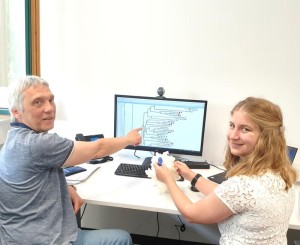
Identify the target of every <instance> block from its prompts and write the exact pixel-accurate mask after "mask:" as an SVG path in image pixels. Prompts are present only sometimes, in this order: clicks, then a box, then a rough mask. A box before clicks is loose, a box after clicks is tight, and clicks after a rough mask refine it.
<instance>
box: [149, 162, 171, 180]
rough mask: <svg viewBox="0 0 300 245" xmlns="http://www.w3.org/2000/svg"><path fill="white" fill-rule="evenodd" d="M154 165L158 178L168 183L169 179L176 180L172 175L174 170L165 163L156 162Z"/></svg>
mask: <svg viewBox="0 0 300 245" xmlns="http://www.w3.org/2000/svg"><path fill="white" fill-rule="evenodd" d="M153 166H154V169H155V174H156V178H157V179H158V180H159V181H161V182H163V183H165V184H166V183H167V182H168V181H172V180H174V178H173V177H172V172H171V171H170V170H169V169H168V168H167V167H166V166H165V165H164V164H162V165H161V166H159V165H158V164H157V163H154V164H153ZM174 181H175V180H174Z"/></svg>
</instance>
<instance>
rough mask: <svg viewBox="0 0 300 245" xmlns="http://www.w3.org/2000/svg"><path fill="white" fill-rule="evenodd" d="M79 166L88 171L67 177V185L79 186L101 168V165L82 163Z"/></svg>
mask: <svg viewBox="0 0 300 245" xmlns="http://www.w3.org/2000/svg"><path fill="white" fill-rule="evenodd" d="M77 166H80V167H83V168H85V169H86V171H84V172H80V173H77V174H73V175H70V176H67V177H66V180H67V183H68V184H71V185H76V184H79V183H81V182H83V181H85V180H87V179H88V178H89V177H90V176H91V175H92V174H93V173H95V171H96V170H97V169H98V168H100V165H96V164H89V163H82V164H79V165H77Z"/></svg>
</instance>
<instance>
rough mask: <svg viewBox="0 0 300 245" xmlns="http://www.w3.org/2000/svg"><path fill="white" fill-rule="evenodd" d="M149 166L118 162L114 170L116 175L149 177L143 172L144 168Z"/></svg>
mask: <svg viewBox="0 0 300 245" xmlns="http://www.w3.org/2000/svg"><path fill="white" fill-rule="evenodd" d="M148 168H150V166H149V165H148V166H147V165H139V164H130V163H120V165H119V166H118V168H117V169H116V171H115V174H116V175H122V176H129V177H138V178H149V177H148V175H147V174H146V173H145V170H147V169H148Z"/></svg>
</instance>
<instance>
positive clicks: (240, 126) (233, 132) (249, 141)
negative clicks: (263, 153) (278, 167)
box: [227, 109, 260, 157]
mask: <svg viewBox="0 0 300 245" xmlns="http://www.w3.org/2000/svg"><path fill="white" fill-rule="evenodd" d="M259 135H260V130H259V128H258V126H257V125H256V124H255V123H254V122H253V121H252V120H250V118H249V117H248V116H247V114H246V113H245V112H244V111H243V110H241V109H240V110H237V111H235V112H234V113H233V115H232V117H231V121H230V122H229V129H228V132H227V142H228V146H229V148H230V151H231V153H232V154H233V155H235V156H238V157H245V156H247V155H249V154H251V153H252V152H253V151H254V148H255V146H256V143H257V141H258V138H259Z"/></svg>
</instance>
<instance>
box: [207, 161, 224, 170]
mask: <svg viewBox="0 0 300 245" xmlns="http://www.w3.org/2000/svg"><path fill="white" fill-rule="evenodd" d="M208 164H209V165H210V166H213V167H215V168H217V169H220V170H223V171H226V170H225V169H223V168H220V167H218V166H217V165H214V164H212V163H208Z"/></svg>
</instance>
